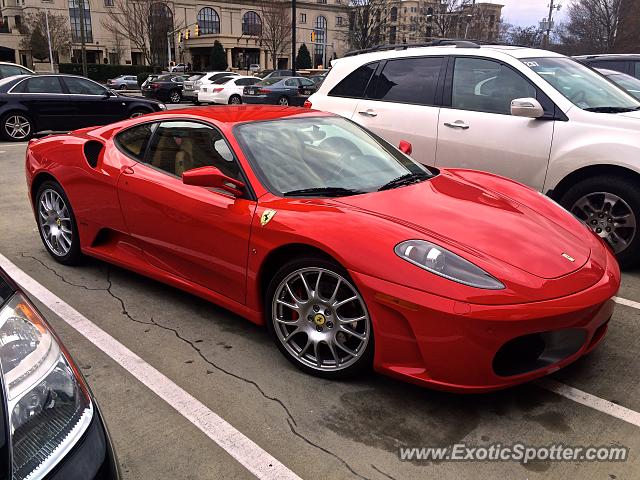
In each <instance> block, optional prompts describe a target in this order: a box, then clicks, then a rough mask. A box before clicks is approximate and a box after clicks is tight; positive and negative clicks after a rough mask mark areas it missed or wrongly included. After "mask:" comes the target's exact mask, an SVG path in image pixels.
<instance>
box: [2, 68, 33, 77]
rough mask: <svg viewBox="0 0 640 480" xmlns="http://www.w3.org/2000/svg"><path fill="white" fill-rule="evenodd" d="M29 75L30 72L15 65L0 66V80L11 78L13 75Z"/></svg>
mask: <svg viewBox="0 0 640 480" xmlns="http://www.w3.org/2000/svg"><path fill="white" fill-rule="evenodd" d="M25 74H26V75H31V72H29V71H28V70H25V69H24V68H20V67H16V66H15V65H0V78H5V77H12V76H14V75H25Z"/></svg>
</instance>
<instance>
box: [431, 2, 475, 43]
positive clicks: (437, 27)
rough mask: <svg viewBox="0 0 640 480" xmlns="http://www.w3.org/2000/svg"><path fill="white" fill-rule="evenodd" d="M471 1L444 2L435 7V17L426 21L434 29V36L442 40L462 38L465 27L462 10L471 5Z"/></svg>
mask: <svg viewBox="0 0 640 480" xmlns="http://www.w3.org/2000/svg"><path fill="white" fill-rule="evenodd" d="M471 3H472V1H471V0H442V1H440V2H439V3H438V4H437V5H436V6H435V7H434V12H433V15H432V16H430V17H427V18H426V20H427V21H430V23H431V24H432V25H433V27H434V35H436V36H438V37H441V38H451V37H460V36H462V34H461V29H463V28H464V27H465V25H464V22H462V21H461V15H462V10H463V9H464V8H466V7H468V6H469V5H471Z"/></svg>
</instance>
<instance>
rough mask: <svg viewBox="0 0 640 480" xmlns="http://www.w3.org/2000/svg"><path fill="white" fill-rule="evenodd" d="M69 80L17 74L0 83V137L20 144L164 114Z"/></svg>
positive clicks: (134, 100)
mask: <svg viewBox="0 0 640 480" xmlns="http://www.w3.org/2000/svg"><path fill="white" fill-rule="evenodd" d="M165 108H166V107H165V106H164V105H163V104H161V103H158V102H155V101H150V100H145V99H142V98H134V97H127V96H123V95H120V94H118V93H116V92H114V91H113V90H109V89H108V88H105V87H103V86H102V85H100V84H99V83H96V82H94V81H93V80H89V79H87V78H84V77H77V76H74V75H19V76H14V77H9V78H5V79H2V80H0V135H1V136H2V138H3V139H5V140H9V141H24V140H28V139H29V138H31V137H32V136H33V135H34V134H35V133H37V132H43V131H57V132H60V131H69V130H76V129H78V128H84V127H92V126H97V125H106V124H108V123H112V122H116V121H119V120H124V119H125V118H133V117H137V116H140V115H144V114H145V113H151V112H157V111H160V110H164V109H165Z"/></svg>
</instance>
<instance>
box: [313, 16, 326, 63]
mask: <svg viewBox="0 0 640 480" xmlns="http://www.w3.org/2000/svg"><path fill="white" fill-rule="evenodd" d="M315 27H316V28H315V32H316V45H315V48H314V53H315V58H314V60H315V61H314V65H320V64H322V65H324V56H325V55H324V54H325V51H324V49H325V45H324V44H325V43H327V19H326V18H325V17H323V16H322V15H320V16H319V17H317V18H316V26H315Z"/></svg>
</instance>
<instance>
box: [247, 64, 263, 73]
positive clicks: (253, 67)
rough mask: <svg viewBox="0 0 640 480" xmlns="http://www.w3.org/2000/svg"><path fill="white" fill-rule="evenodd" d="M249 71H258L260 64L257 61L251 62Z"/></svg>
mask: <svg viewBox="0 0 640 480" xmlns="http://www.w3.org/2000/svg"><path fill="white" fill-rule="evenodd" d="M249 71H250V72H259V71H260V65H259V64H257V63H252V64H251V65H249Z"/></svg>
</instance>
